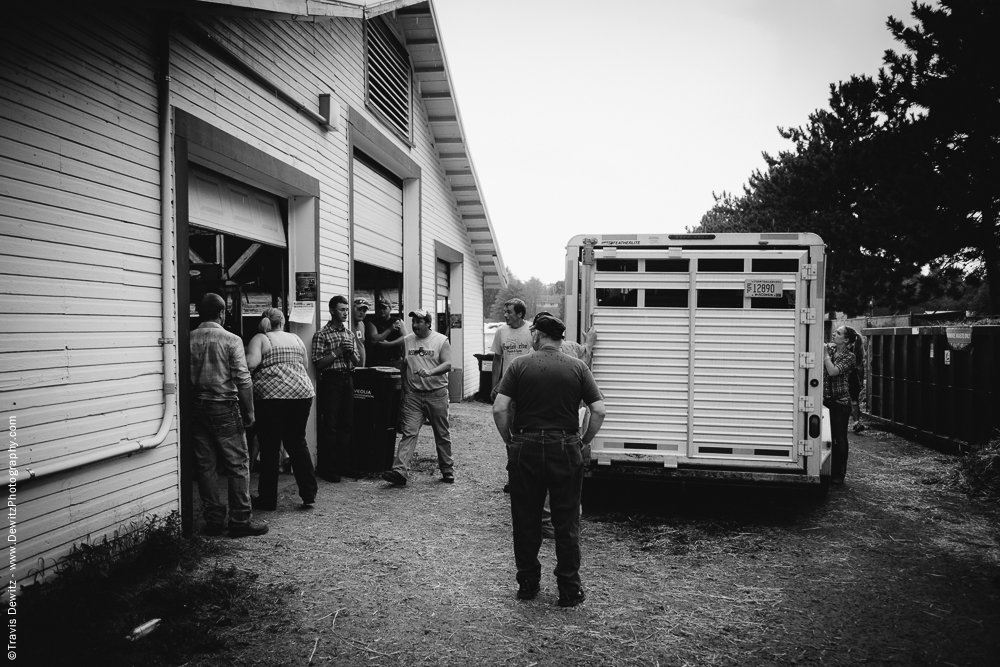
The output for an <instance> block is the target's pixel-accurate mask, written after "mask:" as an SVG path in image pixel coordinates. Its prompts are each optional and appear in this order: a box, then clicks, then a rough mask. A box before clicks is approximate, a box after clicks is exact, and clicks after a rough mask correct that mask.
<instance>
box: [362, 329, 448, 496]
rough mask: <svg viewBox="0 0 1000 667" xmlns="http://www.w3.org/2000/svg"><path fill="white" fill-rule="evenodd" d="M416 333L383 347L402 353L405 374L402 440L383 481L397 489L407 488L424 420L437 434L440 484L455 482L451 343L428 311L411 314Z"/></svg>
mask: <svg viewBox="0 0 1000 667" xmlns="http://www.w3.org/2000/svg"><path fill="white" fill-rule="evenodd" d="M410 325H411V327H412V328H413V333H411V334H407V335H406V336H403V337H402V338H400V339H398V340H394V341H382V342H380V343H379V346H380V347H399V348H401V349H402V350H403V352H404V356H405V361H406V370H405V376H404V379H403V382H405V383H406V392H405V393H404V395H403V404H402V406H400V410H399V412H400V414H399V421H400V424H401V425H402V429H401V430H402V433H403V437H402V438H401V439H400V441H399V447H398V448H397V450H396V458H395V460H394V461H393V462H392V470H386V471H385V472H384V473H382V479H384V480H385V481H387V482H389V483H391V484H393V485H394V486H406V482H407V481H408V480H409V475H410V460H411V459H412V458H413V452H414V450H415V449H416V448H417V436H418V435H420V427H421V426H423V423H424V419H427V421H429V422H430V424H431V429H432V430H433V431H434V443H435V445H436V446H437V458H438V467H439V468H440V469H441V481H442V482H444V483H446V484H452V483H454V481H455V469H454V461H453V459H452V458H451V432H450V428H449V424H448V373H449V371H451V343H449V342H448V338H447V336H444V335H443V334H440V333H438V332H436V331H433V330H432V329H431V314H430V313H429V312H427V311H426V310H414V311H411V312H410Z"/></svg>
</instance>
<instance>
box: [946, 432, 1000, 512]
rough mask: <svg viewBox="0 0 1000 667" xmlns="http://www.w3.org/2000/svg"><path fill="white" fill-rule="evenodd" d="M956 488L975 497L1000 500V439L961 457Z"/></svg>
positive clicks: (995, 439)
mask: <svg viewBox="0 0 1000 667" xmlns="http://www.w3.org/2000/svg"><path fill="white" fill-rule="evenodd" d="M955 474H956V476H957V479H956V486H958V488H959V489H961V490H962V491H964V492H965V493H967V494H968V495H970V496H973V497H982V498H991V499H994V500H995V499H1000V437H994V438H993V439H991V440H990V442H989V443H987V444H985V445H980V446H978V447H973V449H972V450H971V451H969V452H966V453H965V454H963V455H962V456H961V458H960V459H959V461H958V467H957V469H956V472H955Z"/></svg>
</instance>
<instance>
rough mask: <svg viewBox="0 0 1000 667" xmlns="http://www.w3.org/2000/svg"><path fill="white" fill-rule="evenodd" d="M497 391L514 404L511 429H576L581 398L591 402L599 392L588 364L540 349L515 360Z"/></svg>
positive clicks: (599, 396) (597, 397)
mask: <svg viewBox="0 0 1000 667" xmlns="http://www.w3.org/2000/svg"><path fill="white" fill-rule="evenodd" d="M497 393H500V394H503V395H504V396H509V397H510V398H512V399H513V400H514V401H515V402H516V403H517V410H515V411H514V424H513V425H512V429H513V430H514V432H517V431H520V430H529V431H547V430H560V431H573V432H576V431H577V430H578V429H579V425H580V418H579V408H580V401H583V402H584V403H585V404H586V405H591V404H593V403H596V402H597V401H599V400H601V392H600V390H599V389H598V388H597V383H596V382H594V376H593V374H592V373H591V372H590V369H589V368H587V364H585V363H584V362H582V361H580V360H579V359H576V358H574V357H571V356H569V355H568V354H563V353H562V352H559V351H558V350H539V351H538V352H534V353H532V354H529V355H525V356H521V357H518V358H517V359H515V360H514V361H513V362H512V363H511V365H510V367H509V368H508V369H507V372H506V373H504V374H503V378H501V380H500V384H499V385H497Z"/></svg>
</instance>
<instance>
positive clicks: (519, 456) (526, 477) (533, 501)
mask: <svg viewBox="0 0 1000 667" xmlns="http://www.w3.org/2000/svg"><path fill="white" fill-rule="evenodd" d="M582 448H583V446H582V443H581V442H580V436H579V435H578V434H577V433H573V432H569V431H533V432H525V433H520V434H515V435H514V437H513V440H512V442H511V444H510V445H508V446H507V473H508V475H509V476H510V515H511V522H512V524H513V531H514V562H515V564H516V565H517V582H518V583H519V584H524V583H537V582H538V581H539V579H541V574H542V565H541V563H540V562H539V561H538V549H539V548H540V547H541V546H542V534H541V531H540V530H539V525H540V524H541V521H542V506H543V505H544V503H545V494H546V492H548V494H549V501H550V504H551V508H552V527H553V528H554V529H555V535H556V568H555V570H554V571H553V574H555V576H556V582H557V583H558V585H559V592H560V593H562V594H566V595H576V594H577V593H578V592H579V591H580V492H581V490H582V488H583V453H582Z"/></svg>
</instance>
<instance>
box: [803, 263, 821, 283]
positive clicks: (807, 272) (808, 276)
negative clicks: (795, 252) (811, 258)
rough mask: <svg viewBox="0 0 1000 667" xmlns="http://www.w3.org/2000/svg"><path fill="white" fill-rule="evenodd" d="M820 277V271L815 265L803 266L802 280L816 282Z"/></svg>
mask: <svg viewBox="0 0 1000 667" xmlns="http://www.w3.org/2000/svg"><path fill="white" fill-rule="evenodd" d="M818 277H819V270H818V269H817V268H816V265H815V264H803V265H802V280H816V278H818Z"/></svg>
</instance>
